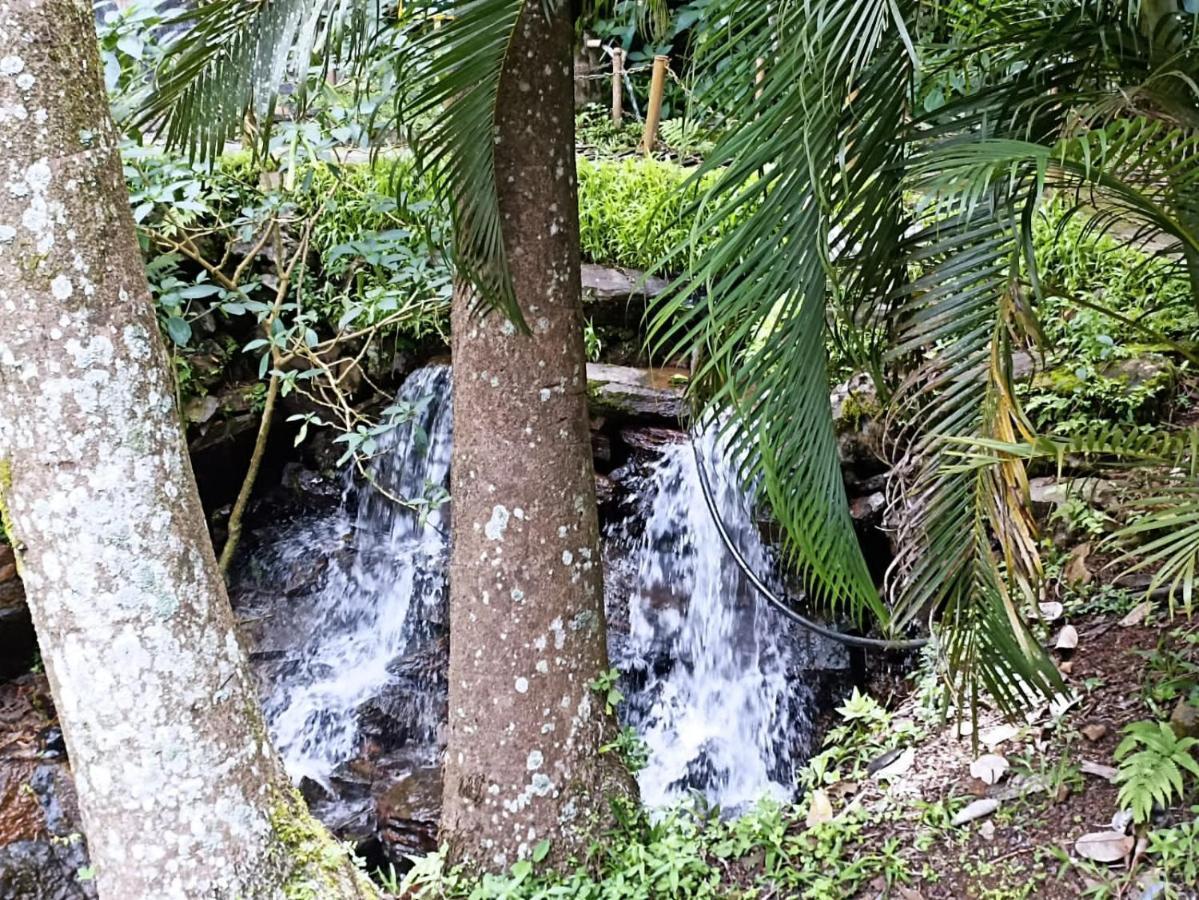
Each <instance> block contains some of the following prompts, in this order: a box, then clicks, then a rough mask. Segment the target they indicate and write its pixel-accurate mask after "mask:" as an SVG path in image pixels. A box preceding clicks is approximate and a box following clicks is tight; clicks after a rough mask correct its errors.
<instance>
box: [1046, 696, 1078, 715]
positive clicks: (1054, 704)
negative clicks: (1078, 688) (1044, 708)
mask: <svg viewBox="0 0 1199 900" xmlns="http://www.w3.org/2000/svg"><path fill="white" fill-rule="evenodd" d="M1081 699H1082V697H1081V696H1080V695H1078V694H1058V695H1057V696H1056V697H1054V698H1053V699H1052V700H1051V701H1050V702H1049V715H1050V717H1051V718H1054V719H1056V718H1058V717H1059V716H1061V715H1063V714H1064V713H1065V712H1066V710H1068V709H1069V708H1070V707H1071V706H1073V705H1074V704H1075V703H1077V702H1078V701H1079V700H1081Z"/></svg>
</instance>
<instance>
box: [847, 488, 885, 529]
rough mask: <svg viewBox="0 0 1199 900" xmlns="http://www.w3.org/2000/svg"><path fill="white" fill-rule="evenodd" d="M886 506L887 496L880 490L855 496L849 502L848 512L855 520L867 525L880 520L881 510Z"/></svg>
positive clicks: (875, 523) (874, 523)
mask: <svg viewBox="0 0 1199 900" xmlns="http://www.w3.org/2000/svg"><path fill="white" fill-rule="evenodd" d="M886 508H887V498H886V497H885V496H884V495H883V493H882V492H881V491H876V492H875V493H873V494H867V495H865V496H863V497H855V498H854V499H853V500H851V501H850V503H849V514H850V515H851V516H852V517H853V520H854V521H855V522H859V523H861V524H867V525H877V524H879V523H880V522H881V521H882V518H883V510H885V509H886Z"/></svg>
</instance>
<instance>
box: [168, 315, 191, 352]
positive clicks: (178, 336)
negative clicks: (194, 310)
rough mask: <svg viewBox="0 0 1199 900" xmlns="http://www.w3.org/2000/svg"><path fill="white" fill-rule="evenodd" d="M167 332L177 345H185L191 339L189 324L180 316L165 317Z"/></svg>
mask: <svg viewBox="0 0 1199 900" xmlns="http://www.w3.org/2000/svg"><path fill="white" fill-rule="evenodd" d="M167 334H168V335H170V338H171V340H172V341H174V342H175V344H176V345H177V346H179V347H186V346H187V344H188V342H189V341H190V340H191V339H192V327H191V324H190V323H188V321H187V320H186V319H184V318H181V317H180V316H171V317H170V318H169V319H167Z"/></svg>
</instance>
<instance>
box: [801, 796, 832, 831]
mask: <svg viewBox="0 0 1199 900" xmlns="http://www.w3.org/2000/svg"><path fill="white" fill-rule="evenodd" d="M832 819H833V804H832V801H830V800H829V798H828V794H826V793H825V792H824V791H822V790H820V789H819V788H817V789H816V790H814V791H812V799H811V801H810V802H809V803H808V817H807V819H806V820H805V824H806V825H807V826H808V827H809V828H812V827H814V826H816V825H819V824H820V823H822V822H831V821H832Z"/></svg>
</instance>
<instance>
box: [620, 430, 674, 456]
mask: <svg viewBox="0 0 1199 900" xmlns="http://www.w3.org/2000/svg"><path fill="white" fill-rule="evenodd" d="M620 439H621V440H622V441H624V442H625V443H626V444H628V445H629V446H630V447H633V448H635V449H637V450H648V451H650V452H652V453H661V452H662V451H663V450H664V449H665V448H666V447H669V446H671V445H672V444H684V443H686V442H687V435H686V433H684V432H682V431H680V430H679V429H677V428H655V427H653V426H648V425H647V426H643V427H641V428H622V429H621V431H620Z"/></svg>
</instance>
